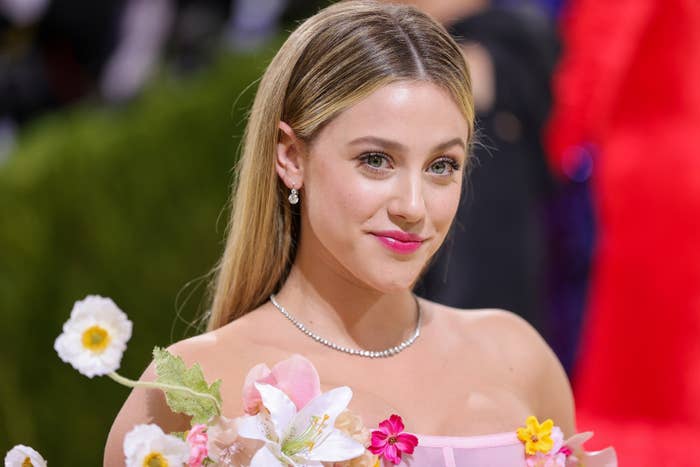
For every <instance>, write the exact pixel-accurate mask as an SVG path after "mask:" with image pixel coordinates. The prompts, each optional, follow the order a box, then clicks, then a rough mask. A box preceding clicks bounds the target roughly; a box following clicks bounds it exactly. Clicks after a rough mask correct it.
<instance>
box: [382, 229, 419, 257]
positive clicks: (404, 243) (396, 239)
mask: <svg viewBox="0 0 700 467" xmlns="http://www.w3.org/2000/svg"><path fill="white" fill-rule="evenodd" d="M371 233H372V235H374V236H375V237H376V238H377V240H379V241H380V242H381V243H382V245H384V246H385V247H387V248H388V249H390V250H392V251H394V252H396V253H404V254H408V253H413V252H414V251H416V250H417V249H418V248H420V246H421V245H422V244H423V241H424V240H425V239H424V238H422V237H420V236H418V235H416V234H411V233H406V232H403V231H401V230H385V231H381V232H371Z"/></svg>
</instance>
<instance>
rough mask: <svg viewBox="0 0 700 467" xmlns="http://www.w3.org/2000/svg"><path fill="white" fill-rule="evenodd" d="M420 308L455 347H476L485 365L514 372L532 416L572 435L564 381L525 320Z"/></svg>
mask: <svg viewBox="0 0 700 467" xmlns="http://www.w3.org/2000/svg"><path fill="white" fill-rule="evenodd" d="M425 305H426V308H427V309H430V310H431V312H432V313H433V314H434V316H435V321H436V322H438V323H437V325H438V326H439V328H440V329H444V332H449V333H450V334H452V335H456V336H459V338H458V339H459V341H460V342H461V343H462V344H461V345H465V346H466V345H473V343H474V342H477V343H478V346H479V348H480V349H481V350H482V352H483V353H484V354H486V355H488V357H489V358H490V359H491V360H490V361H494V362H497V364H498V365H503V366H507V367H508V368H512V369H513V370H514V371H513V374H516V375H518V378H519V379H518V381H517V384H518V385H519V387H520V388H521V389H522V390H523V392H524V393H525V394H526V397H527V398H528V400H529V401H530V402H531V405H532V407H533V410H534V411H535V413H534V415H536V416H537V417H538V418H539V419H540V420H543V419H547V418H551V419H552V420H554V422H555V424H556V425H558V426H560V427H561V428H562V430H563V431H564V433H565V434H566V435H571V434H573V433H574V431H575V416H574V403H573V395H572V391H571V385H570V383H569V379H568V377H567V375H566V372H565V371H564V369H563V367H562V366H561V363H560V362H559V359H558V358H557V356H556V355H555V354H554V352H553V351H552V349H551V348H550V347H549V345H548V344H547V342H546V341H545V340H544V338H543V337H542V336H541V335H540V334H539V333H538V332H537V330H536V329H535V328H534V327H532V326H531V325H530V324H529V323H528V322H527V321H526V320H524V319H523V318H522V317H520V316H518V315H517V314H515V313H512V312H510V311H506V310H501V309H479V310H461V309H457V308H452V307H448V306H444V305H439V304H436V303H432V302H427V301H426V302H425ZM454 330H457V331H458V332H454ZM457 348H459V347H457Z"/></svg>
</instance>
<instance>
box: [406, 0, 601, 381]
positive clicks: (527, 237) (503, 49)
mask: <svg viewBox="0 0 700 467" xmlns="http://www.w3.org/2000/svg"><path fill="white" fill-rule="evenodd" d="M409 3H412V4H414V5H416V6H418V7H419V8H423V9H424V10H426V11H428V12H429V13H430V14H432V15H433V16H434V17H436V18H439V19H440V20H441V21H442V22H443V23H444V24H446V25H447V26H448V28H449V30H450V32H451V33H452V34H453V35H454V37H455V38H456V39H457V40H458V41H459V42H460V43H461V44H462V46H463V50H464V54H465V58H466V59H467V60H468V62H469V65H470V70H471V73H472V80H473V83H474V95H475V103H476V110H477V124H478V131H479V138H478V139H479V142H478V143H477V144H476V145H475V146H474V148H473V152H474V159H473V160H474V164H473V170H472V171H471V172H470V174H469V177H468V184H466V185H465V192H464V194H463V202H462V204H461V206H460V209H459V212H458V214H457V219H456V221H455V225H454V226H453V231H452V233H451V236H450V237H449V238H448V240H447V241H446V243H445V245H444V246H443V248H442V250H441V251H440V253H439V254H438V255H437V256H436V258H435V259H434V261H433V262H432V264H431V267H430V268H429V269H428V270H427V272H426V274H425V276H424V277H423V278H422V280H421V282H420V283H419V284H418V286H417V291H418V293H419V294H422V295H424V296H426V297H428V298H431V299H433V300H435V301H438V302H441V303H446V304H449V305H451V306H456V307H460V308H467V309H468V308H504V309H508V310H511V311H513V312H515V313H517V314H519V315H520V316H522V317H523V318H525V319H526V320H528V321H529V322H530V323H531V324H532V325H534V326H535V327H536V328H537V329H538V330H539V331H540V333H541V334H543V335H544V336H546V338H547V340H548V341H549V343H550V345H551V346H552V347H553V348H554V349H555V351H556V353H557V355H558V356H559V358H560V360H561V361H562V363H563V365H564V367H565V368H566V369H567V370H570V369H571V367H572V365H573V362H574V358H575V353H576V347H577V343H578V330H579V325H580V322H581V319H582V314H583V308H584V297H585V293H586V286H587V280H588V269H589V259H590V246H591V236H592V231H591V227H590V226H591V216H590V209H589V203H588V202H587V186H586V184H585V182H586V180H585V179H582V180H579V181H578V182H580V183H569V181H568V180H567V181H565V183H561V184H558V183H555V180H554V179H553V178H552V175H551V173H550V171H549V167H548V165H547V162H546V155H545V150H544V147H543V139H542V138H543V134H544V125H545V122H546V120H547V118H548V117H549V111H550V107H551V105H552V95H551V89H550V84H551V77H552V73H553V71H554V66H555V64H556V60H557V57H558V52H559V42H558V39H557V36H556V34H555V25H554V19H553V18H554V17H555V15H556V12H557V8H556V5H554V4H552V3H548V4H542V3H539V2H489V1H485V0H474V1H464V0H453V1H445V0H443V1H440V2H421V1H412V2H409Z"/></svg>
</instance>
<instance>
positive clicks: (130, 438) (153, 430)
mask: <svg viewBox="0 0 700 467" xmlns="http://www.w3.org/2000/svg"><path fill="white" fill-rule="evenodd" d="M124 456H126V467H143V466H149V467H151V466H154V467H155V466H158V467H182V466H183V465H184V464H187V462H188V460H189V457H190V448H189V446H188V445H187V443H186V442H185V441H183V440H181V439H180V438H177V437H175V436H172V435H166V434H165V433H163V430H161V429H160V427H159V426H157V425H152V424H151V425H136V426H135V427H134V429H133V430H131V431H130V432H129V433H127V435H126V436H125V437H124Z"/></svg>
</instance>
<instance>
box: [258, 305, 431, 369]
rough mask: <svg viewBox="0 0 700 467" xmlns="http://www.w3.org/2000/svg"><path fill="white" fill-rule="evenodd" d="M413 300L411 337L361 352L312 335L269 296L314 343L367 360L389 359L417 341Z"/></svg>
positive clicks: (418, 324) (418, 312) (417, 333)
mask: <svg viewBox="0 0 700 467" xmlns="http://www.w3.org/2000/svg"><path fill="white" fill-rule="evenodd" d="M413 299H414V300H415V301H416V329H415V331H413V335H412V336H411V337H409V338H408V339H406V340H405V341H403V342H401V343H400V344H399V345H397V346H395V347H391V348H390V349H386V350H363V349H351V348H349V347H343V346H341V345H338V344H334V343H333V342H331V341H329V340H328V339H324V338H323V337H321V336H319V335H318V334H316V333H314V332H313V331H311V330H310V329H308V328H307V327H306V326H304V324H302V323H300V322H299V321H298V320H297V319H296V318H295V317H294V316H292V315H291V314H290V313H289V312H288V311H287V310H285V309H284V307H283V306H282V305H280V304H279V303H278V302H277V299H276V297H275V294H272V295H270V301H271V302H272V304H273V305H274V306H275V308H277V309H278V310H279V311H280V313H282V314H283V315H284V316H285V317H286V318H287V319H288V320H289V321H291V322H292V324H294V326H296V327H297V329H299V330H300V331H301V332H303V333H304V334H306V335H307V336H309V337H310V338H312V339H313V340H315V341H316V342H319V343H321V344H323V345H325V346H327V347H330V348H331V349H334V350H337V351H339V352H345V353H349V354H350V355H359V356H360V357H368V358H386V357H391V356H393V355H396V354H397V353H399V352H401V351H402V350H404V349H405V348H406V347H409V346H410V345H411V344H413V343H414V342H415V341H416V339H418V336H420V324H421V311H420V304H419V303H418V299H417V298H416V297H415V296H414V297H413Z"/></svg>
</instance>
